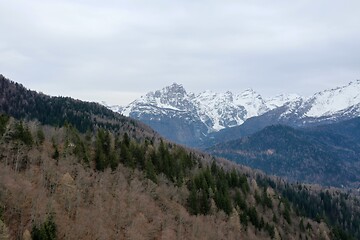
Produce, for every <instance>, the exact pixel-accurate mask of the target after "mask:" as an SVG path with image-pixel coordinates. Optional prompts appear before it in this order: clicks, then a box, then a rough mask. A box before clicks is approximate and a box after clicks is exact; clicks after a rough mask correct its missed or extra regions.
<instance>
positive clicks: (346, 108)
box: [202, 80, 360, 147]
mask: <svg viewBox="0 0 360 240" xmlns="http://www.w3.org/2000/svg"><path fill="white" fill-rule="evenodd" d="M293 99H294V100H293V101H290V102H287V103H285V104H284V105H283V106H280V107H277V108H274V109H272V110H270V111H268V112H266V113H264V114H262V115H260V116H257V117H252V118H250V119H248V120H246V121H245V122H244V123H243V124H242V125H240V126H236V127H232V128H226V129H223V130H221V131H218V132H214V133H211V134H209V135H208V138H207V139H206V140H205V141H203V142H202V147H210V146H212V145H215V144H217V143H221V142H226V141H230V140H235V139H238V138H241V137H245V136H249V135H251V134H253V133H255V132H257V131H259V130H261V129H263V128H265V127H266V126H270V125H274V124H282V125H288V126H292V127H295V128H299V127H311V126H318V125H324V124H329V123H336V122H341V121H345V120H349V119H352V118H356V117H359V116H360V81H359V80H358V81H355V82H351V83H349V84H348V85H346V86H343V87H338V88H335V89H330V90H325V91H323V92H318V93H316V94H314V95H313V96H312V97H311V98H309V99H307V100H306V99H304V98H293Z"/></svg>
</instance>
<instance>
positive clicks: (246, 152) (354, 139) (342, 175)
mask: <svg viewBox="0 0 360 240" xmlns="http://www.w3.org/2000/svg"><path fill="white" fill-rule="evenodd" d="M359 131H360V118H354V119H350V120H347V121H342V122H339V123H335V124H326V125H321V126H316V127H309V128H305V129H304V128H298V129H295V128H292V127H289V126H284V125H272V126H268V127H265V128H264V129H262V130H260V131H258V132H256V133H254V134H252V135H250V136H247V137H243V138H239V139H236V140H232V141H227V142H224V143H219V144H217V145H215V146H213V147H210V148H208V149H207V151H208V152H209V153H211V154H213V155H216V156H221V157H225V158H227V159H231V160H233V161H235V162H237V163H240V164H244V165H247V166H250V167H252V168H257V169H261V170H263V171H264V172H266V173H268V174H273V175H277V176H281V177H284V178H287V179H288V180H291V181H293V182H294V181H300V182H307V183H319V184H321V185H326V186H337V187H351V188H359V187H360V176H359V174H358V173H359V171H360V164H359V160H360V157H359V156H360V138H359V136H360V132H359Z"/></svg>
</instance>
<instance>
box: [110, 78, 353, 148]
mask: <svg viewBox="0 0 360 240" xmlns="http://www.w3.org/2000/svg"><path fill="white" fill-rule="evenodd" d="M111 109H113V110H116V111H120V112H121V113H122V114H124V115H126V116H130V117H132V118H135V119H138V120H140V121H142V122H145V123H146V124H148V125H150V126H151V127H153V128H154V129H155V130H156V131H158V132H159V133H161V134H162V135H164V136H166V137H167V138H169V139H171V140H173V141H175V142H177V143H181V144H185V145H188V146H192V147H200V148H202V147H209V146H211V145H214V144H216V143H220V142H223V141H229V140H234V139H237V138H240V137H243V136H248V135H249V134H252V133H255V132H256V131H259V130H261V129H262V128H264V127H266V126H270V125H273V124H284V125H289V126H292V127H304V126H306V127H308V126H316V125H320V124H326V123H334V122H339V121H343V120H348V119H351V118H354V117H358V116H360V80H358V81H355V82H351V83H349V84H348V85H346V86H342V87H338V88H335V89H329V90H324V91H321V92H318V93H315V94H314V95H313V96H311V97H310V98H304V97H300V96H298V95H295V94H283V95H278V96H276V97H273V98H268V99H265V98H263V97H262V96H261V95H260V94H258V93H256V92H255V91H254V90H251V89H248V90H245V91H244V92H242V93H240V94H235V93H232V92H230V91H228V92H225V93H216V92H212V91H204V92H201V93H200V94H194V93H190V92H187V91H186V90H185V89H184V87H183V86H182V85H179V84H176V83H174V84H173V85H171V86H168V87H165V88H163V89H161V90H157V91H155V92H149V93H148V94H146V95H145V96H143V97H141V98H140V99H137V100H135V101H134V102H132V103H131V104H129V105H128V106H126V107H114V106H112V107H111Z"/></svg>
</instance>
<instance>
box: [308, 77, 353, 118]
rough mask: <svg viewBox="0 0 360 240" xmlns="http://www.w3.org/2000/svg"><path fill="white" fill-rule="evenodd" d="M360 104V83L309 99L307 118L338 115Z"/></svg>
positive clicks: (323, 92) (319, 93)
mask: <svg viewBox="0 0 360 240" xmlns="http://www.w3.org/2000/svg"><path fill="white" fill-rule="evenodd" d="M359 103H360V81H359V80H357V81H353V82H350V83H349V84H348V85H345V86H342V87H338V88H334V89H329V90H325V91H322V92H318V93H315V94H314V96H313V97H311V98H310V99H309V102H308V105H310V107H309V110H308V111H307V112H306V113H305V116H307V117H324V116H330V115H333V114H336V113H338V112H340V111H343V110H346V109H347V108H349V107H351V106H354V105H357V104H359Z"/></svg>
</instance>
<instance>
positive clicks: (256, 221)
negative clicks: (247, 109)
mask: <svg viewBox="0 0 360 240" xmlns="http://www.w3.org/2000/svg"><path fill="white" fill-rule="evenodd" d="M6 81H7V80H6ZM8 83H9V84H10V85H9V89H13V88H14V86H12V85H15V86H16V84H14V83H11V82H9V81H8ZM19 89H23V88H22V87H20V88H19ZM19 89H18V90H19ZM20 93H23V94H27V93H29V91H27V90H26V91H17V92H14V94H15V95H16V94H20ZM31 93H32V96H33V97H34V98H37V97H39V96H37V93H36V92H31ZM41 96H42V95H41ZM12 97H13V98H14V99H15V98H18V99H26V98H25V97H23V96H22V95H21V96H18V97H17V96H12ZM42 98H44V99H50V102H51V101H52V100H51V99H53V98H50V97H48V96H45V95H44V96H42ZM1 99H4V98H3V97H1ZM2 101H5V100H2ZM6 101H7V102H8V103H12V102H11V101H10V102H9V101H8V100H6ZM24 101H25V100H24ZM26 101H30V100H29V99H26ZM68 101H70V102H73V101H74V100H72V99H68ZM44 102H45V103H44V104H45V106H47V103H46V101H45V100H44ZM79 104H80V105H81V106H83V107H84V108H83V109H82V111H77V112H76V113H77V114H76V116H77V117H76V118H75V119H81V116H82V114H84V115H85V116H86V115H87V114H88V113H90V112H93V114H94V115H96V116H97V114H99V112H101V111H104V112H105V113H106V114H107V112H106V111H105V110H102V108H101V107H100V106H98V105H94V104H89V109H87V103H86V102H79ZM2 106H3V105H2ZM26 106H27V105H21V106H20V105H19V106H17V107H16V108H15V107H12V106H11V105H8V110H6V111H5V110H2V111H3V112H7V113H8V114H7V115H5V114H3V115H1V116H0V206H1V208H0V236H1V238H2V239H21V238H25V239H29V238H30V237H32V238H33V239H359V237H360V231H359V230H360V226H359V223H360V209H359V207H360V203H359V201H358V199H357V197H356V196H355V195H353V194H352V193H350V192H342V191H340V190H337V189H327V190H325V189H321V188H319V187H315V186H311V185H301V184H288V183H286V182H284V181H283V180H281V179H278V178H273V177H267V176H266V175H264V174H262V173H261V172H257V171H254V170H251V169H249V168H245V167H242V166H240V165H236V164H233V163H231V162H229V161H227V160H224V159H217V158H214V157H212V156H210V155H208V154H205V153H201V152H197V151H193V150H189V149H186V148H184V147H181V146H178V145H176V144H173V143H170V142H168V141H166V140H165V139H161V138H160V137H159V136H158V135H157V134H156V133H154V132H153V131H151V130H150V129H148V128H147V127H145V126H143V125H141V124H139V123H137V122H135V121H133V120H130V119H128V118H124V117H122V116H120V115H116V114H115V115H111V116H110V117H108V116H107V115H106V114H104V115H101V114H99V116H101V117H102V118H101V122H102V123H103V124H102V125H99V122H100V121H98V120H96V122H95V121H94V122H92V121H90V120H89V123H90V125H89V126H90V127H89V128H87V129H85V128H81V127H79V129H78V127H77V125H76V122H77V121H74V120H73V118H66V117H64V121H63V122H59V123H57V124H54V123H48V124H50V125H56V126H50V125H46V124H42V122H43V121H45V120H39V119H38V118H40V117H39V116H42V113H41V112H36V111H35V112H36V114H34V115H30V113H29V112H28V108H27V107H26ZM22 107H24V108H22ZM93 107H95V109H97V108H99V111H95V110H94V109H93ZM9 109H12V110H11V111H10V110H9ZM29 109H30V110H31V109H37V107H33V108H31V107H29ZM60 109H63V110H62V111H64V114H67V108H66V107H63V108H60ZM69 109H70V111H74V110H73V109H74V108H73V107H71V106H70V107H69ZM30 110H29V111H30ZM29 116H32V117H29ZM30 119H31V120H30ZM89 119H92V120H94V118H89ZM95 119H98V118H97V117H95ZM114 119H115V120H114ZM118 119H120V120H119V121H118ZM121 120H122V121H121ZM44 123H46V122H44Z"/></svg>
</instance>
